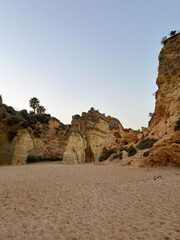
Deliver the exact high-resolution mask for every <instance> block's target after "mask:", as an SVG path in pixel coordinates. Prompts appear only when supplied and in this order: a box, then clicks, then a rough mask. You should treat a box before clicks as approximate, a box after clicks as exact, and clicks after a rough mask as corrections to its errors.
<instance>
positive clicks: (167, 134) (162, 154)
mask: <svg viewBox="0 0 180 240" xmlns="http://www.w3.org/2000/svg"><path fill="white" fill-rule="evenodd" d="M158 70H159V72H158V78H157V81H156V84H157V86H158V91H157V92H156V106H155V112H154V114H153V116H152V118H151V120H150V122H149V128H148V131H149V133H148V137H150V138H156V139H159V141H158V142H157V143H155V144H154V146H153V148H152V150H151V153H150V154H149V156H148V157H147V159H145V160H144V163H143V164H142V165H150V166H154V165H161V166H162V165H167V164H171V163H172V164H175V165H179V166H180V131H179V130H178V131H175V126H176V124H177V121H178V118H179V117H180V34H177V35H176V36H174V37H172V38H169V39H168V40H167V41H166V44H165V46H164V47H163V48H162V50H161V52H160V55H159V69H158Z"/></svg>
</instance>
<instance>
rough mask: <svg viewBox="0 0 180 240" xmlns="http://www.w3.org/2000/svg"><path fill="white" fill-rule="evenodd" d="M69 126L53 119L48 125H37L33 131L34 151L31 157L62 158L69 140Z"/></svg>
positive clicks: (31, 152)
mask: <svg viewBox="0 0 180 240" xmlns="http://www.w3.org/2000/svg"><path fill="white" fill-rule="evenodd" d="M69 128H70V127H69V126H68V125H64V124H62V123H61V122H60V121H58V120H57V119H55V118H51V119H50V120H49V122H48V124H40V123H38V124H37V125H36V129H35V130H34V131H31V137H32V140H33V149H32V150H31V151H30V155H31V156H35V157H41V158H52V159H56V158H62V156H63V153H64V151H65V148H66V146H67V143H68V139H69Z"/></svg>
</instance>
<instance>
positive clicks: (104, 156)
mask: <svg viewBox="0 0 180 240" xmlns="http://www.w3.org/2000/svg"><path fill="white" fill-rule="evenodd" d="M113 153H115V151H114V150H109V151H106V152H104V153H103V154H102V155H101V156H100V158H99V162H103V161H105V160H106V159H108V158H109V157H110V156H111V154H113Z"/></svg>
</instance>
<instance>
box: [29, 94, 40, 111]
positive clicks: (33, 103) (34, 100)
mask: <svg viewBox="0 0 180 240" xmlns="http://www.w3.org/2000/svg"><path fill="white" fill-rule="evenodd" d="M29 105H30V107H31V108H33V110H34V113H36V110H37V108H38V107H39V100H38V99H37V98H36V97H33V98H31V99H30V100H29Z"/></svg>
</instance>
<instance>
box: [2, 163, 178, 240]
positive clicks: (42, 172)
mask: <svg viewBox="0 0 180 240" xmlns="http://www.w3.org/2000/svg"><path fill="white" fill-rule="evenodd" d="M155 180H156V181H155ZM0 223H1V224H0V240H12V239H13V240H22V239H23V240H32V239H37V240H56V239H58V240H84V239H85V240H120V239H128V240H131V239H132V240H133V239H142V240H143V239H153V240H154V239H156V240H157V239H173V240H174V239H175V240H176V239H177V240H179V239H180V169H178V168H152V169H139V168H132V167H121V166H97V165H92V164H85V165H77V166H65V165H61V164H58V163H56V164H54V163H49V164H48V163H46V164H44V163H43V164H32V165H25V166H7V167H5V166H4V167H1V168H0Z"/></svg>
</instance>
